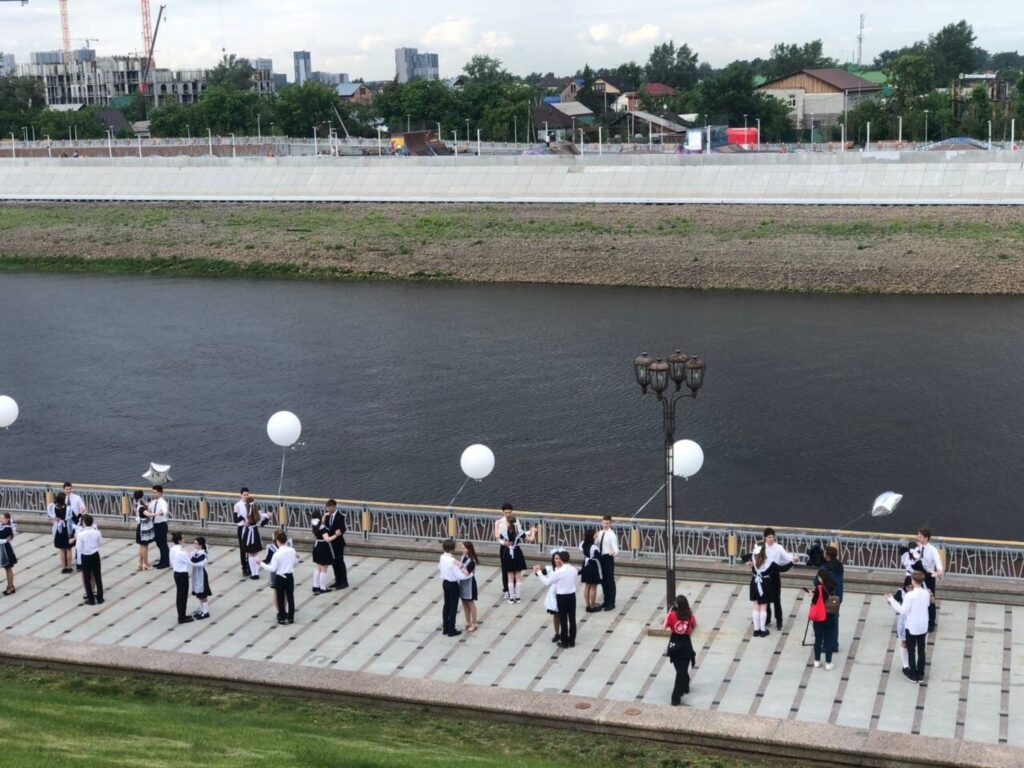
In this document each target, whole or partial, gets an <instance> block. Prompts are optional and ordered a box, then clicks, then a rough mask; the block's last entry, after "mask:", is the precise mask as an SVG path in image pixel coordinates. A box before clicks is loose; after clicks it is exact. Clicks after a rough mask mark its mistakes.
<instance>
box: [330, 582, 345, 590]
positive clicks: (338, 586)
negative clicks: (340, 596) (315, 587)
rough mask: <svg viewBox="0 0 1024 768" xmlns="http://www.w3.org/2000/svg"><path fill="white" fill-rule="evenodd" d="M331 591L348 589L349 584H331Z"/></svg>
mask: <svg viewBox="0 0 1024 768" xmlns="http://www.w3.org/2000/svg"><path fill="white" fill-rule="evenodd" d="M331 589H348V582H347V581H346V582H345V583H344V584H339V583H338V582H334V583H333V584H331Z"/></svg>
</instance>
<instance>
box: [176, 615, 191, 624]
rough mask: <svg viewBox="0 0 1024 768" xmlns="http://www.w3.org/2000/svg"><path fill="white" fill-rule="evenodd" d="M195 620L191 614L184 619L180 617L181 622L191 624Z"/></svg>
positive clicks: (179, 621)
mask: <svg viewBox="0 0 1024 768" xmlns="http://www.w3.org/2000/svg"><path fill="white" fill-rule="evenodd" d="M193 621H195V619H193V618H192V617H191V616H186V617H185V618H184V619H178V623H179V624H191V623H192V622H193Z"/></svg>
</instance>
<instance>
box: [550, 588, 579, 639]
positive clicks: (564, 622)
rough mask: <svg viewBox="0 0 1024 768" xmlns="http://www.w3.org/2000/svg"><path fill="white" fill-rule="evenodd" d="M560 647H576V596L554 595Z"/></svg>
mask: <svg viewBox="0 0 1024 768" xmlns="http://www.w3.org/2000/svg"><path fill="white" fill-rule="evenodd" d="M555 602H556V603H558V627H559V633H560V636H561V638H562V645H576V595H575V594H572V595H555Z"/></svg>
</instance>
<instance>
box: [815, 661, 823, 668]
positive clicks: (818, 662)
mask: <svg viewBox="0 0 1024 768" xmlns="http://www.w3.org/2000/svg"><path fill="white" fill-rule="evenodd" d="M820 666H821V662H820V661H816V662H814V668H815V669H817V668H818V667H820Z"/></svg>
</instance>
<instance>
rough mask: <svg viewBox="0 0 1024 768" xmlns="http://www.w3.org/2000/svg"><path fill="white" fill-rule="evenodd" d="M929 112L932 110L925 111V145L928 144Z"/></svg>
mask: <svg viewBox="0 0 1024 768" xmlns="http://www.w3.org/2000/svg"><path fill="white" fill-rule="evenodd" d="M929 111H930V110H927V109H926V110H925V111H924V143H925V144H927V143H928V112H929Z"/></svg>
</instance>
